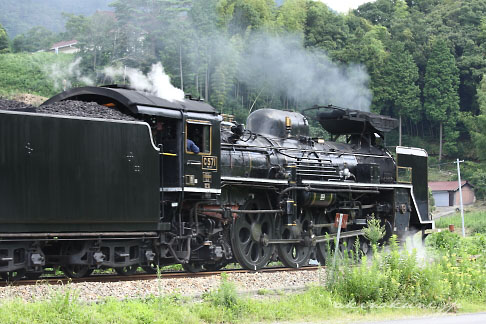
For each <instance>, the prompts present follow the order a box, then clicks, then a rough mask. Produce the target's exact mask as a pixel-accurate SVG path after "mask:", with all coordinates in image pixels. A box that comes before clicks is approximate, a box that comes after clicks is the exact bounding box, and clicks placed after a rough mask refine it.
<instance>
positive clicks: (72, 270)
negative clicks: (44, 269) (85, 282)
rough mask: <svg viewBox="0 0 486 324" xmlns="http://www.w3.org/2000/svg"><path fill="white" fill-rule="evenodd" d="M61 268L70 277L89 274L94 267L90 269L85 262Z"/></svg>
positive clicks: (81, 276)
mask: <svg viewBox="0 0 486 324" xmlns="http://www.w3.org/2000/svg"><path fill="white" fill-rule="evenodd" d="M61 270H62V272H64V274H65V275H66V276H67V277H69V278H83V277H87V276H89V275H90V274H91V273H92V272H93V270H94V269H90V268H89V267H88V266H87V265H83V264H70V265H67V266H64V267H61Z"/></svg>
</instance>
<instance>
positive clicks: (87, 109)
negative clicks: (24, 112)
mask: <svg viewBox="0 0 486 324" xmlns="http://www.w3.org/2000/svg"><path fill="white" fill-rule="evenodd" d="M37 112H39V113H43V114H55V115H65V116H76V117H89V118H103V119H117V120H128V121H136V120H137V119H136V118H133V117H132V116H129V115H126V114H124V113H122V112H120V111H119V110H117V109H115V108H111V107H106V106H102V105H99V104H97V103H96V102H84V101H76V100H66V101H59V102H55V103H53V104H50V105H45V106H39V107H37Z"/></svg>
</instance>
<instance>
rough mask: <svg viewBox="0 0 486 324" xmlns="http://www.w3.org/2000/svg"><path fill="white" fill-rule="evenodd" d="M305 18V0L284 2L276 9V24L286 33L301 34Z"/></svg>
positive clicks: (287, 0)
mask: <svg viewBox="0 0 486 324" xmlns="http://www.w3.org/2000/svg"><path fill="white" fill-rule="evenodd" d="M306 17H307V11H306V0H286V1H285V2H284V3H283V4H282V5H281V6H280V8H278V13H277V20H276V22H277V26H278V27H281V28H283V29H284V30H286V31H290V32H299V33H303V32H304V28H305V20H306Z"/></svg>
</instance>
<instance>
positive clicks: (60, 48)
mask: <svg viewBox="0 0 486 324" xmlns="http://www.w3.org/2000/svg"><path fill="white" fill-rule="evenodd" d="M77 44H78V41H77V40H75V39H73V40H69V41H63V42H59V43H55V44H52V46H51V48H50V49H49V51H51V52H54V53H56V54H59V53H66V54H72V53H77V52H79V48H77V47H76V45H77Z"/></svg>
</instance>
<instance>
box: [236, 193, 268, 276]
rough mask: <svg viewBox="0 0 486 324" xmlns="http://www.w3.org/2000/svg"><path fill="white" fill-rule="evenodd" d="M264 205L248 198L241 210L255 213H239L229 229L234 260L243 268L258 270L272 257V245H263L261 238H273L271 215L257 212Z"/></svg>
mask: <svg viewBox="0 0 486 324" xmlns="http://www.w3.org/2000/svg"><path fill="white" fill-rule="evenodd" d="M264 207H265V205H264V204H263V203H262V202H261V201H260V200H258V199H252V200H249V201H248V202H247V203H246V204H245V205H244V206H243V207H242V209H243V210H251V211H255V213H247V214H239V216H238V218H236V219H235V221H234V223H233V227H232V230H231V245H232V247H233V254H234V256H235V258H236V260H237V261H238V262H239V263H240V265H241V266H242V267H243V268H246V269H249V270H255V271H256V270H258V269H261V268H263V267H264V266H266V265H267V263H268V261H270V258H271V257H272V253H273V246H271V245H267V246H265V245H264V244H263V243H262V238H264V237H265V238H268V239H271V238H273V217H274V216H273V215H272V214H264V213H259V212H258V211H259V210H262V209H264Z"/></svg>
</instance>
